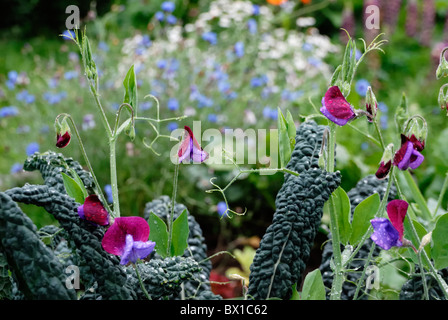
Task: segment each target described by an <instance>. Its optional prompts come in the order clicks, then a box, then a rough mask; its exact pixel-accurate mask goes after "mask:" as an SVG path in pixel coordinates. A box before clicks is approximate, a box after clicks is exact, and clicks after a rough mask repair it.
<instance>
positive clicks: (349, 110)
mask: <svg viewBox="0 0 448 320" xmlns="http://www.w3.org/2000/svg"><path fill="white" fill-rule="evenodd" d="M320 112H322V114H323V115H324V116H325V117H327V118H328V120H330V121H332V122H334V123H336V124H337V125H338V126H344V125H346V124H347V122H348V121H350V120H351V119H353V118H354V117H355V116H356V114H355V111H354V110H353V107H352V106H351V105H350V103H348V102H347V100H346V99H345V98H344V96H343V94H342V92H341V90H340V89H339V87H338V86H333V87H330V88H329V89H328V90H327V92H326V93H325V96H324V97H323V98H322V107H321V108H320Z"/></svg>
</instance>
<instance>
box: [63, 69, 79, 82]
mask: <svg viewBox="0 0 448 320" xmlns="http://www.w3.org/2000/svg"><path fill="white" fill-rule="evenodd" d="M77 76H78V71H75V70H72V71H67V72H66V73H64V78H65V80H71V79H74V78H76V77H77Z"/></svg>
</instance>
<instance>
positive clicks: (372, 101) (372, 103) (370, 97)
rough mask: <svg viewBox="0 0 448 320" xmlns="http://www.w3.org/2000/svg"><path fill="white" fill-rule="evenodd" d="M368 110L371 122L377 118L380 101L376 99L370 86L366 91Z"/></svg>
mask: <svg viewBox="0 0 448 320" xmlns="http://www.w3.org/2000/svg"><path fill="white" fill-rule="evenodd" d="M366 111H367V113H368V114H369V115H370V116H367V120H368V121H369V122H373V119H375V117H376V113H377V111H378V103H377V101H376V97H375V94H374V93H373V91H372V88H371V87H370V86H369V87H368V88H367V93H366Z"/></svg>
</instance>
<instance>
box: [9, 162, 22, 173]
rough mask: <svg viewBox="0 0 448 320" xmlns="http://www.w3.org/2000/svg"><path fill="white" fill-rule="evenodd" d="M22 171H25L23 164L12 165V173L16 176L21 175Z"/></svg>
mask: <svg viewBox="0 0 448 320" xmlns="http://www.w3.org/2000/svg"><path fill="white" fill-rule="evenodd" d="M22 170H23V165H22V164H21V163H18V162H16V163H14V164H13V165H12V167H11V171H10V172H11V174H14V173H19V172H21V171H22Z"/></svg>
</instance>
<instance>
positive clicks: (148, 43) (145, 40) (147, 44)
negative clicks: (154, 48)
mask: <svg viewBox="0 0 448 320" xmlns="http://www.w3.org/2000/svg"><path fill="white" fill-rule="evenodd" d="M140 44H141V45H142V46H144V47H145V48H149V47H150V46H151V44H152V41H151V39H150V38H149V36H148V35H147V34H145V35H144V36H143V37H142V41H141V42H140Z"/></svg>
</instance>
